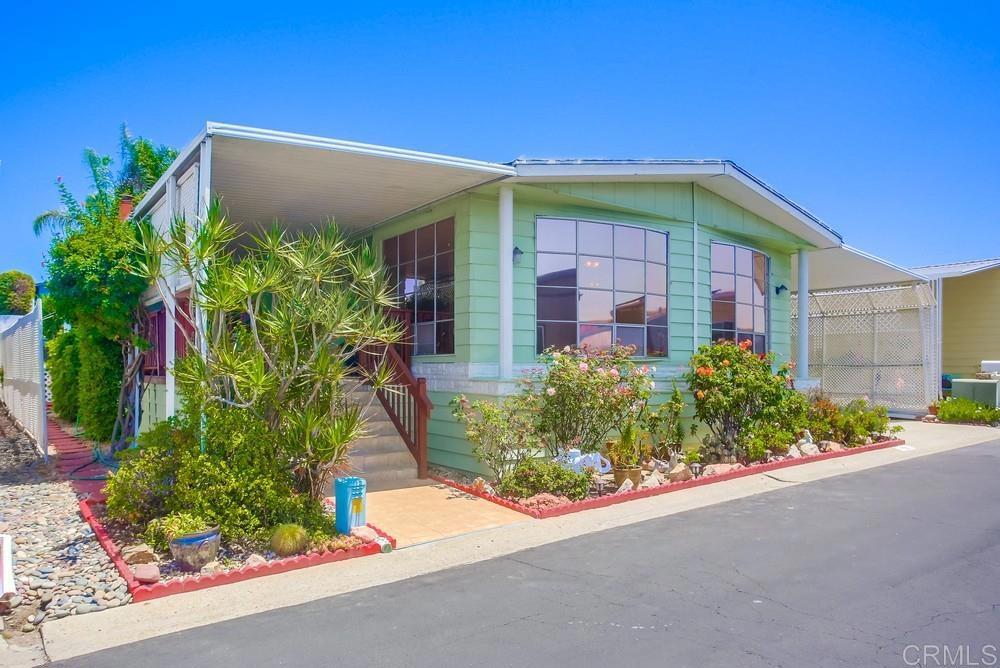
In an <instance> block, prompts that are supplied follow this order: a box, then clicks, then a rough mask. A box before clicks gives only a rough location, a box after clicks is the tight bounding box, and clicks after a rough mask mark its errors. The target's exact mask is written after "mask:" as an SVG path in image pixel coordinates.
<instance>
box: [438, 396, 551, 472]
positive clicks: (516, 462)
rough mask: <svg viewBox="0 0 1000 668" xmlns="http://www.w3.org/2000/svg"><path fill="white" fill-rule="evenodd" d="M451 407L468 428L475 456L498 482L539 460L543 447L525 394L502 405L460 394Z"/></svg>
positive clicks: (466, 428)
mask: <svg viewBox="0 0 1000 668" xmlns="http://www.w3.org/2000/svg"><path fill="white" fill-rule="evenodd" d="M451 407H452V415H454V416H455V419H457V420H458V421H459V422H461V423H462V424H464V425H465V437H466V438H467V439H469V442H470V443H472V454H473V456H474V457H475V458H476V461H478V462H479V463H480V464H483V465H484V466H486V468H488V469H489V470H490V472H491V473H492V474H493V481H494V482H496V483H500V482H502V481H503V480H504V478H506V477H507V475H508V474H509V473H510V472H511V471H513V470H515V469H516V468H518V467H519V466H520V465H521V464H522V463H524V462H525V461H528V460H530V459H533V458H534V457H536V456H537V455H538V453H539V450H541V448H542V442H541V439H540V438H539V437H538V433H537V431H536V429H535V422H534V416H533V415H532V413H531V411H530V405H529V404H527V403H526V402H525V397H524V395H511V396H509V397H506V398H504V400H503V401H500V402H493V401H486V400H482V401H472V402H470V401H469V400H468V399H466V398H465V396H464V395H460V396H457V397H455V398H453V399H452V400H451Z"/></svg>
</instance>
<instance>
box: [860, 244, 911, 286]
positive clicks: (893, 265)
mask: <svg viewBox="0 0 1000 668" xmlns="http://www.w3.org/2000/svg"><path fill="white" fill-rule="evenodd" d="M841 248H843V249H844V250H846V251H850V252H851V253H854V254H855V255H860V256H861V257H863V258H865V259H867V260H871V261H872V262H878V263H879V264H881V265H884V266H886V267H889V268H890V269H895V270H896V271H901V272H903V273H904V274H908V275H909V276H911V277H912V278H913V280H915V281H924V282H926V281H928V280H929V279H928V278H927V276H924V275H923V274H921V273H920V272H918V271H916V270H914V269H907V268H906V267H901V266H899V265H898V264H896V263H894V262H889V261H888V260H886V259H884V258H881V257H878V256H877V255H872V254H871V253H868V252H866V251H863V250H861V249H858V248H855V247H854V246H850V245H848V244H844V245H843V246H841Z"/></svg>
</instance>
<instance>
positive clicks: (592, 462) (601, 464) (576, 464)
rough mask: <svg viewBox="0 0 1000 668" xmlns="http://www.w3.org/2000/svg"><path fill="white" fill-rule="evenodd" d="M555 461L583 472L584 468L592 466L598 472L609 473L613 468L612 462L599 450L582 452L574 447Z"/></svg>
mask: <svg viewBox="0 0 1000 668" xmlns="http://www.w3.org/2000/svg"><path fill="white" fill-rule="evenodd" d="M553 461H555V462H557V463H559V464H562V465H563V466H565V467H566V468H568V469H570V470H572V471H576V472H577V473H582V472H583V471H584V469H588V468H592V469H594V470H595V471H597V472H598V473H602V474H603V473H608V472H609V471H610V470H611V462H610V461H609V460H608V459H607V458H605V457H602V456H601V453H599V452H590V453H587V454H585V455H584V454H582V453H581V452H580V450H579V449H577V448H572V449H570V450H567V451H566V454H564V455H559V456H558V457H556V458H555V459H554V460H553Z"/></svg>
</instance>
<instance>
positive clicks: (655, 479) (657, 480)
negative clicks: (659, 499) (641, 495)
mask: <svg viewBox="0 0 1000 668" xmlns="http://www.w3.org/2000/svg"><path fill="white" fill-rule="evenodd" d="M662 484H663V474H662V473H660V472H659V471H653V472H652V473H650V474H649V475H648V476H646V479H645V480H643V481H642V482H640V483H639V489H652V488H653V487H659V486H660V485H662Z"/></svg>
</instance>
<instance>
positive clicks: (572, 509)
mask: <svg viewBox="0 0 1000 668" xmlns="http://www.w3.org/2000/svg"><path fill="white" fill-rule="evenodd" d="M905 443H906V441H904V440H903V439H898V438H893V439H889V440H886V441H881V442H879V443H873V444H872V445H862V446H859V447H856V448H847V449H844V450H838V451H837V452H821V453H820V454H818V455H811V456H808V457H799V458H797V459H782V460H781V461H777V462H768V463H766V464H754V465H752V466H747V467H745V468H742V469H739V470H737V471H730V472H728V473H720V474H719V475H713V476H708V477H705V476H702V477H701V478H693V479H691V480H685V481H683V482H668V483H664V484H662V485H660V486H658V487H650V488H648V489H637V490H633V491H630V492H625V493H623V494H608V495H606V496H598V497H592V498H589V499H583V500H582V501H573V502H571V503H566V504H563V505H561V506H553V507H552V508H545V509H543V510H536V509H534V508H528V507H527V506H523V505H521V504H520V503H517V502H516V501H511V500H510V499H505V498H503V497H499V496H494V495H492V494H485V493H483V492H480V491H477V490H476V489H474V488H473V487H471V486H470V485H463V484H462V483H459V482H455V481H454V480H449V479H447V478H443V477H441V476H436V475H432V476H430V477H431V479H433V480H436V481H437V482H440V483H442V484H444V485H448V486H449V487H454V488H455V489H457V490H459V491H461V492H465V493H466V494H471V495H473V496H478V497H479V498H480V499H485V500H486V501H490V502H492V503H495V504H497V505H500V506H503V507H505V508H509V509H511V510H516V511H517V512H519V513H522V514H524V515H528V516H529V517H533V518H535V519H538V520H542V519H546V518H549V517H559V516H560V515H569V514H570V513H578V512H580V511H583V510H590V509H592V508H606V507H607V506H613V505H617V504H619V503H625V502H626V501H632V500H635V499H645V498H648V497H651V496H660V495H661V494H669V493H670V492H676V491H679V490H682V489H690V488H692V487H701V486H703V485H711V484H713V483H716V482H724V481H726V480H734V479H736V478H745V477H746V476H751V475H756V474H758V473H766V472H768V471H774V470H776V469H784V468H789V467H792V466H800V465H802V464H810V463H812V462H820V461H823V460H826V459H837V458H838V457H849V456H851V455H859V454H861V453H863V452H872V451H874V450H884V449H886V448H892V447H895V446H897V445H903V444H905Z"/></svg>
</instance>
